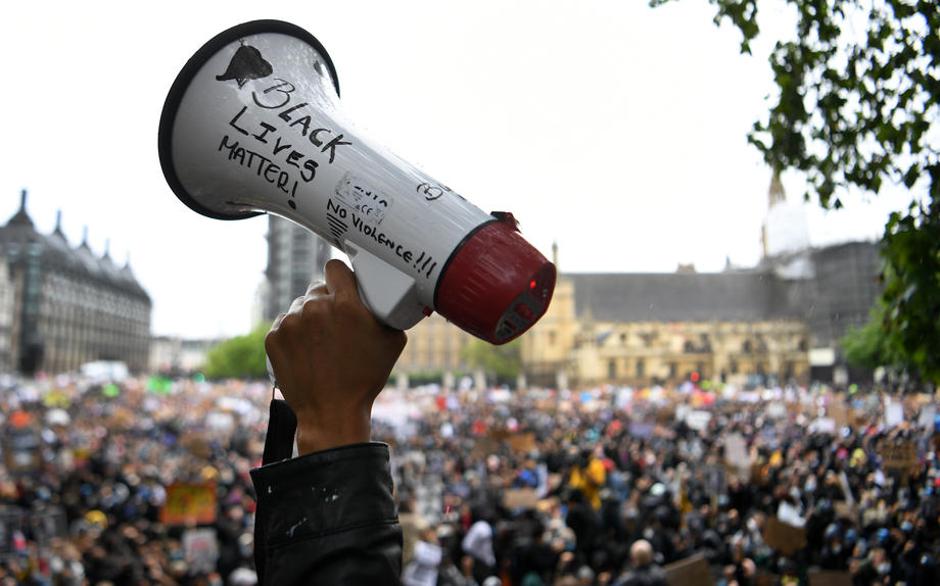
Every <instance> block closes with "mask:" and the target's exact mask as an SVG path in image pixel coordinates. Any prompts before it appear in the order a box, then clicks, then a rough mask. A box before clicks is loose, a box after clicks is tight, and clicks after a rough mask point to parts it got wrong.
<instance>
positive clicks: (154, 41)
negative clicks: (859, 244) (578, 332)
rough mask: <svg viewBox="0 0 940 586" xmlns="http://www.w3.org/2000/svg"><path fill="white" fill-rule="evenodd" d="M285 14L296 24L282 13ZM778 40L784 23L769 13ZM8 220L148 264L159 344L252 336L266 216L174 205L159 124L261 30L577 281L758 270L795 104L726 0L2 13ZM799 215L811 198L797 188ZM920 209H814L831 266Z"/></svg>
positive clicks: (779, 13)
mask: <svg viewBox="0 0 940 586" xmlns="http://www.w3.org/2000/svg"><path fill="white" fill-rule="evenodd" d="M272 4H273V3H272ZM761 7H762V12H763V14H764V16H763V18H762V24H763V25H764V27H765V28H766V29H767V30H769V31H770V32H771V33H774V32H775V31H776V32H781V31H786V30H788V28H787V26H786V25H787V23H788V22H789V20H790V19H789V17H788V14H787V11H786V9H785V8H783V7H782V6H781V4H780V3H779V2H776V1H769V2H764V3H762V4H761ZM3 13H4V22H5V24H6V25H7V26H6V27H4V29H5V30H4V34H3V35H0V54H2V55H3V56H4V66H3V82H2V84H3V91H0V112H2V115H0V125H2V134H0V136H2V140H0V160H2V163H0V221H5V218H7V217H9V216H10V215H12V214H13V213H14V212H15V211H16V208H17V206H18V204H19V192H20V189H21V188H24V187H25V188H27V189H28V190H29V192H30V195H29V203H28V209H29V212H30V214H31V215H32V217H33V220H34V221H35V222H36V224H37V225H38V227H39V228H40V229H41V230H43V231H46V232H48V231H51V230H52V227H53V225H54V221H55V212H56V210H57V209H60V210H62V213H63V219H64V229H65V232H66V235H67V236H68V237H69V239H70V240H71V242H72V243H73V244H78V243H79V241H80V240H81V233H82V227H83V226H86V225H87V226H88V227H89V231H90V244H91V246H92V249H93V250H95V251H96V252H98V253H99V254H100V253H101V252H103V250H104V246H105V240H106V239H110V243H111V245H110V246H111V254H112V256H113V257H115V258H116V259H117V260H118V261H120V262H123V260H124V258H125V257H126V255H128V254H129V255H130V258H131V263H132V266H133V268H134V270H135V271H136V274H137V275H138V277H139V279H140V280H141V282H142V284H143V285H144V287H146V288H147V290H148V291H149V292H150V294H151V296H152V297H153V300H154V312H153V331H154V333H156V334H178V335H184V336H188V337H203V336H217V335H230V334H237V333H241V332H244V331H247V329H248V328H249V327H250V325H251V324H250V315H251V307H252V304H253V302H254V296H255V292H256V289H257V287H258V284H259V283H260V282H261V279H262V271H263V269H264V262H265V242H264V233H265V230H266V225H267V221H266V219H263V218H256V219H252V220H245V221H241V222H221V221H217V220H211V219H208V218H204V217H202V216H199V215H197V214H195V213H193V212H191V211H190V210H189V209H188V208H186V207H185V206H183V204H181V203H180V202H179V201H178V200H177V199H176V197H175V196H174V195H173V193H172V192H171V191H170V189H169V187H167V185H166V182H165V181H164V179H163V175H162V173H161V171H160V166H159V161H158V158H157V151H156V138H157V123H158V120H159V116H160V111H161V108H162V105H163V101H164V98H165V96H166V92H167V90H168V89H169V87H170V84H171V83H172V81H173V79H174V78H175V76H176V74H177V73H178V71H179V69H180V67H181V66H182V65H183V64H184V63H185V62H186V60H187V59H188V58H189V57H190V56H191V55H192V53H193V52H194V51H195V50H196V49H198V48H199V47H200V46H201V45H202V44H203V43H204V42H205V41H207V40H208V39H209V38H210V37H212V36H213V35H215V34H216V33H218V32H220V31H222V30H224V29H225V28H228V27H229V26H232V25H235V24H238V23H240V22H244V21H247V20H254V19H258V18H277V19H282V20H288V21H291V22H293V23H295V24H297V25H300V26H302V27H304V28H306V29H307V30H309V31H310V32H311V33H313V34H314V36H316V37H317V38H318V39H319V40H320V41H321V42H322V43H323V45H324V46H325V47H326V48H327V50H328V51H329V53H330V55H331V57H332V58H333V61H334V63H335V65H336V68H337V71H338V74H339V79H340V85H341V87H342V92H343V97H342V103H343V106H344V108H346V109H347V110H348V111H349V112H350V113H351V117H352V119H354V120H356V121H357V124H358V125H359V126H360V127H361V128H363V129H366V130H367V131H368V132H369V133H370V134H371V135H373V136H374V137H375V138H377V139H378V140H379V141H380V142H383V143H385V144H386V145H387V146H388V147H389V148H390V149H391V150H393V151H394V152H396V153H397V154H399V155H401V156H402V157H404V158H406V159H408V160H411V161H413V162H415V163H416V164H417V165H418V166H420V167H421V168H423V169H424V170H425V171H427V172H428V173H430V174H431V175H432V176H434V177H436V178H438V179H439V180H441V181H442V182H445V183H446V184H448V185H449V186H451V187H452V188H454V189H455V190H457V191H458V192H460V193H461V194H463V195H464V196H466V197H467V198H468V199H470V200H472V201H473V202H474V203H476V204H477V205H479V206H480V207H481V208H483V209H484V210H509V211H512V212H513V213H514V214H515V215H516V217H517V218H518V219H520V221H521V224H522V230H523V234H524V235H525V236H526V237H527V238H528V239H529V240H530V241H531V242H532V243H533V244H534V245H535V246H536V247H538V248H539V249H540V250H542V251H543V252H544V253H545V254H546V255H548V254H550V250H551V244H552V241H557V242H558V244H559V248H560V253H561V254H560V257H561V258H560V265H561V268H562V270H563V271H604V272H636V271H672V270H674V269H675V267H676V265H677V263H680V262H683V263H688V262H691V263H695V266H696V267H697V268H698V270H700V271H709V270H711V271H714V270H720V269H721V268H722V266H723V265H724V261H725V257H726V256H730V258H731V259H732V261H733V262H734V263H735V264H743V265H748V264H753V263H755V262H756V261H757V260H758V258H759V256H760V225H761V221H762V219H763V216H764V214H765V212H766V208H767V188H768V184H769V182H770V171H769V169H768V168H767V167H766V166H765V165H764V164H763V163H762V161H761V159H760V157H759V154H758V153H757V152H756V151H755V150H754V149H753V148H752V147H750V146H748V144H747V142H746V138H745V137H746V133H747V130H748V129H749V128H750V126H751V124H752V123H753V122H754V120H755V119H756V118H757V117H758V116H759V115H760V114H761V112H764V111H766V108H767V102H766V96H767V95H768V94H769V93H770V92H772V90H773V85H772V83H771V78H770V74H769V68H768V66H767V54H768V47H769V45H768V44H767V43H759V44H758V45H757V46H756V47H755V56H753V57H748V56H742V55H740V54H739V51H738V43H739V40H740V38H739V34H738V33H737V31H735V30H733V29H732V28H731V27H730V26H728V25H726V26H724V27H721V28H716V27H715V26H714V25H713V24H712V22H711V19H712V9H711V8H710V7H709V6H708V4H707V3H706V2H705V0H681V1H679V2H675V3H673V4H670V5H667V6H664V7H661V8H658V9H655V10H653V9H650V8H648V7H647V5H646V2H645V1H643V0H617V1H613V2H586V1H581V2H564V3H561V2H558V3H555V2H544V1H543V2H535V1H532V2H509V1H507V0H500V1H495V2H493V1H480V0H477V1H474V2H463V3H460V4H459V5H457V4H456V3H450V2H382V1H377V2H355V1H345V2H329V3H327V2H317V1H311V0H307V1H304V2H280V3H277V5H276V6H273V5H271V6H266V7H264V8H261V7H260V5H259V3H258V2H236V1H232V0H229V1H226V2H224V3H222V2H198V1H194V0H188V1H187V2H174V1H167V0H164V1H162V2H159V3H157V2H148V3H139V2H121V3H118V2H114V3H102V2H89V1H85V2H61V3H49V2H14V3H7V5H6V6H5V7H4V10H3ZM784 185H785V187H786V188H787V191H788V194H789V196H790V197H791V198H796V197H799V196H800V195H801V194H802V187H803V186H802V179H801V177H799V176H798V175H795V174H792V175H785V176H784ZM909 199H910V195H909V194H908V193H906V192H905V191H904V190H902V189H888V190H886V193H884V194H882V195H881V196H880V197H878V198H877V199H875V200H872V201H868V202H866V201H862V199H861V198H860V197H849V198H847V201H846V203H847V205H848V209H847V210H844V211H840V212H830V213H828V214H826V213H823V212H822V211H820V210H818V209H816V208H815V207H812V206H808V214H809V217H810V227H811V237H812V241H813V243H815V244H823V243H829V242H838V241H845V240H851V239H873V238H875V237H877V236H878V235H879V234H880V233H881V230H882V227H883V225H884V221H885V219H886V217H887V214H888V213H889V212H890V211H891V210H892V209H897V208H900V207H903V206H904V205H905V203H906V202H907V201H909Z"/></svg>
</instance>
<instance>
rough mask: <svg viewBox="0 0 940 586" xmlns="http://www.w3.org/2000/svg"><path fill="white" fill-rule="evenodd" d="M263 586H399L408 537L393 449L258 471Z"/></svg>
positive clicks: (314, 457) (323, 456)
mask: <svg viewBox="0 0 940 586" xmlns="http://www.w3.org/2000/svg"><path fill="white" fill-rule="evenodd" d="M251 478H252V482H253V483H254V486H255V492H256V493H257V495H258V508H257V512H256V516H255V551H256V562H257V566H258V567H257V569H258V577H259V581H260V583H261V584H263V585H269V584H276V585H278V586H293V585H294V584H304V585H307V584H323V585H340V586H346V585H349V586H352V585H356V586H359V585H364V584H369V585H372V584H374V585H377V586H385V585H387V584H388V585H396V586H397V585H398V584H400V583H401V582H400V578H399V576H400V574H401V552H402V536H401V527H400V526H399V524H398V515H397V514H396V511H395V502H394V500H393V498H392V478H391V473H390V470H389V453H388V446H386V445H385V444H380V443H368V444H357V445H352V446H344V447H341V448H336V449H332V450H326V451H323V452H316V453H313V454H308V455H306V456H302V457H299V458H293V459H289V460H282V461H280V462H275V463H273V464H268V465H266V466H262V467H261V468H255V469H254V470H252V471H251Z"/></svg>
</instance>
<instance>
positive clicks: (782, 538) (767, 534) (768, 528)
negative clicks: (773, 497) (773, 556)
mask: <svg viewBox="0 0 940 586" xmlns="http://www.w3.org/2000/svg"><path fill="white" fill-rule="evenodd" d="M764 542H766V543H767V545H768V546H770V547H771V548H773V549H775V550H777V551H779V552H780V553H782V554H783V555H786V556H791V555H793V554H794V553H796V552H798V551H800V550H801V549H803V548H804V547H806V529H804V528H802V527H794V526H793V525H788V524H787V523H784V522H783V521H781V520H779V519H777V518H776V517H768V518H767V523H766V524H765V525H764Z"/></svg>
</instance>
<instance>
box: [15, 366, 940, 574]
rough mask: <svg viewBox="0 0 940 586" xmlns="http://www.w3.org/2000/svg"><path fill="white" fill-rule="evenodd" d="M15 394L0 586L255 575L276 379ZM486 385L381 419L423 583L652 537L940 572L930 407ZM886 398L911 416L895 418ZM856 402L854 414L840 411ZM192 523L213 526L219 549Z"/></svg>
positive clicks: (555, 569)
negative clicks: (794, 543)
mask: <svg viewBox="0 0 940 586" xmlns="http://www.w3.org/2000/svg"><path fill="white" fill-rule="evenodd" d="M2 384H3V388H2V391H0V432H2V433H0V437H2V440H3V441H2V443H0V446H2V449H3V458H2V459H0V462H2V466H0V507H2V508H0V584H6V583H9V584H13V583H24V584H31V583H33V584H66V585H68V584H101V583H112V584H164V585H171V584H250V583H252V582H253V581H256V580H257V577H256V575H255V573H254V567H253V560H252V551H253V543H252V534H253V533H252V529H253V523H254V515H255V506H256V505H255V498H254V491H253V487H252V485H251V482H250V477H249V470H250V469H252V468H253V467H256V466H258V465H259V463H260V459H261V453H262V446H263V438H264V430H265V427H266V415H265V413H266V412H267V403H268V401H269V400H270V398H271V388H270V386H268V385H266V384H264V383H245V382H240V381H229V382H219V383H209V382H199V381H196V380H186V379H179V380H177V381H174V382H169V381H162V380H161V379H146V378H144V379H128V380H125V381H122V382H119V383H118V384H115V385H110V384H108V383H103V384H102V383H100V382H94V381H88V380H83V379H80V378H74V377H52V378H41V379H37V380H30V381H15V380H5V381H2ZM471 387H472V384H468V383H466V382H465V383H464V384H460V385H458V388H456V389H442V388H439V387H437V386H428V387H421V388H416V389H410V390H407V391H397V390H394V389H387V390H386V391H385V392H384V393H383V394H382V395H380V397H379V399H378V403H377V406H376V409H375V412H374V417H375V419H374V422H373V432H372V436H373V438H374V439H377V440H382V441H385V442H387V443H389V444H390V445H391V446H392V448H391V453H392V470H393V475H394V478H395V490H396V499H397V501H398V502H399V503H400V508H401V511H403V512H404V514H407V515H410V516H411V517H412V518H413V520H414V522H413V525H414V527H415V529H414V531H415V532H416V533H415V534H414V535H412V536H411V537H410V539H411V540H412V543H413V544H417V543H419V542H420V543H423V544H426V545H427V546H428V547H427V548H426V549H425V548H424V546H422V547H421V548H415V547H414V546H412V549H413V550H414V549H419V550H423V551H422V553H420V554H419V556H420V557H419V562H420V564H421V569H422V570H423V571H424V572H425V573H424V574H421V575H427V572H432V573H433V572H434V571H436V583H437V584H441V585H445V586H446V585H454V586H469V585H475V586H482V584H484V583H485V582H486V580H488V579H489V580H490V582H493V580H494V579H495V580H499V581H500V583H502V584H503V585H504V586H509V585H512V586H519V585H526V586H537V585H540V584H541V585H543V586H555V585H556V584H575V585H579V584H586V585H593V584H616V583H617V581H618V580H621V579H624V578H626V577H628V576H630V575H631V573H633V574H636V572H637V568H639V567H641V566H643V564H642V563H640V561H642V560H643V559H646V558H644V557H643V556H642V555H641V556H640V557H639V558H636V557H634V556H633V555H632V553H631V550H632V548H633V547H635V546H636V544H638V543H642V542H648V543H649V549H648V550H647V549H646V546H642V547H641V549H642V550H646V551H648V552H650V553H651V556H652V557H651V562H650V563H651V565H650V567H653V566H658V567H666V566H668V565H669V564H671V563H673V562H676V561H679V560H683V559H686V558H689V557H690V556H692V555H695V554H701V555H704V556H705V558H706V559H707V562H708V564H709V567H710V569H711V572H712V575H713V577H714V578H715V581H716V583H720V584H738V585H745V584H756V583H758V581H759V580H762V579H764V577H769V579H770V581H771V583H775V582H780V581H782V580H784V579H790V578H792V579H799V580H803V581H806V580H807V576H808V573H809V572H810V571H811V570H815V569H817V568H818V569H820V570H829V571H838V572H849V573H850V574H851V576H852V579H853V580H854V583H855V584H859V585H861V584H864V585H866V586H868V585H870V584H872V583H879V584H895V583H900V582H903V583H905V584H909V585H916V584H937V583H940V574H938V563H937V560H938V559H940V523H938V521H940V494H938V491H940V466H938V461H937V456H936V449H935V444H934V439H935V438H936V437H937V436H936V435H935V434H934V429H933V427H932V425H929V424H928V420H929V419H930V417H926V418H925V417H924V415H925V414H927V415H929V414H930V413H931V412H933V410H934V409H935V407H934V405H933V399H932V397H929V396H917V395H914V396H908V397H903V398H902V397H893V398H892V397H886V396H881V395H879V394H877V393H868V394H867V393H863V392H858V393H855V394H853V395H846V394H845V393H833V392H830V391H828V390H826V389H824V388H816V387H814V388H812V389H803V388H795V387H782V388H780V387H768V388H763V387H757V388H753V389H734V388H733V387H730V386H724V387H722V388H717V389H716V388H712V389H708V390H704V389H702V388H700V387H697V386H694V385H682V386H680V387H669V388H658V387H654V388H647V389H627V388H622V387H616V386H612V385H611V386H603V387H598V388H590V389H582V390H581V391H580V392H570V391H565V390H553V389H529V390H526V391H506V390H504V389H499V388H491V389H485V390H479V391H478V390H475V389H473V388H471ZM886 400H888V401H895V402H897V403H900V404H901V405H902V407H903V409H904V417H903V418H901V420H900V421H898V420H897V418H896V417H895V416H894V415H893V414H892V412H889V411H891V410H890V409H886ZM842 411H845V412H847V413H848V414H849V417H848V418H847V420H846V418H845V417H844V416H843V415H837V417H838V418H839V421H838V422H835V424H834V425H830V422H829V421H826V420H828V419H832V417H831V415H832V414H833V413H837V412H842ZM63 413H64V414H65V415H66V416H67V419H63V417H62V415H63ZM706 415H707V417H706ZM886 418H888V420H886ZM811 429H812V431H810V430H811ZM31 445H33V446H34V447H33V448H30V447H29V446H31ZM885 446H895V447H897V446H901V447H903V446H909V447H912V449H913V454H914V460H913V463H912V465H911V466H910V467H909V468H906V469H898V468H896V467H890V466H888V464H890V462H889V461H888V460H887V459H886V457H885V455H886V453H887V452H886V451H885ZM729 455H733V456H734V457H735V458H742V459H739V460H735V461H733V462H731V463H729V462H728V457H729ZM33 456H35V458H33ZM585 463H586V464H585ZM892 466H893V464H892ZM585 467H586V468H587V469H588V470H590V469H591V468H592V467H593V469H594V470H596V472H594V473H593V474H594V476H595V478H601V474H600V470H601V469H602V470H603V479H602V480H600V481H598V482H595V483H594V485H595V486H594V488H596V495H591V496H586V495H585V491H584V489H585V484H584V483H583V481H582V480H579V478H578V477H579V475H581V474H582V473H581V472H575V471H576V470H584V469H585ZM589 474H590V473H589ZM182 483H186V484H190V485H213V486H214V490H215V495H216V498H215V504H214V513H215V514H214V519H212V520H211V521H205V522H190V523H185V522H184V523H176V522H172V521H169V520H168V519H166V518H165V513H166V504H167V498H168V494H169V493H170V491H171V490H172V488H171V487H172V486H174V485H179V484H182ZM590 490H591V487H590V486H588V493H589V494H590ZM595 496H596V498H594V497H595ZM511 499H515V502H511ZM595 505H597V506H595ZM404 514H403V516H404ZM162 517H163V518H162ZM774 519H777V520H781V521H785V522H786V523H787V524H788V526H798V525H802V529H803V531H804V532H805V533H804V534H805V545H803V546H802V547H797V548H796V550H795V551H792V552H789V553H786V554H785V553H783V552H782V551H780V550H779V549H777V548H775V547H772V546H771V545H770V544H768V539H767V537H768V532H767V529H768V525H769V524H771V523H772V522H773V521H772V520H774ZM480 522H483V523H486V525H488V526H489V528H490V531H489V532H486V531H485V526H484V525H479V526H478V525H477V524H478V523H480ZM403 525H405V524H404V523H403ZM475 526H478V528H477V529H476V530H473V528H474V527H475ZM194 528H208V529H211V530H213V532H214V539H215V546H214V547H213V546H208V545H207V544H206V540H203V541H199V540H198V539H194V536H195V537H200V536H199V535H198V534H194V533H193V529H194ZM405 530H406V536H405V538H406V542H407V541H408V540H409V535H408V531H409V530H408V528H407V526H406V527H405ZM487 534H488V535H489V540H490V549H489V550H487V549H486V548H485V546H484V545H483V544H485V543H486V541H487V540H486V539H485V537H486V535H487ZM468 536H470V539H469V540H468V539H467V537H468ZM481 537H482V539H481ZM641 540H642V541H641ZM208 541H211V540H208ZM200 544H201V545H200ZM203 546H206V547H203ZM434 548H437V550H435V549H434ZM213 550H214V553H213ZM437 551H439V552H440V554H439V556H438V554H437ZM481 552H482V553H481ZM487 552H491V553H492V557H490V555H489V553H487ZM411 555H412V559H414V554H411ZM438 559H439V561H437V560H438ZM477 560H479V561H480V562H482V563H478V561H477ZM406 567H407V564H406ZM415 569H416V570H417V569H418V568H415ZM418 574H419V573H417V572H415V573H413V574H411V575H412V576H414V575H418ZM788 577H789V578H788Z"/></svg>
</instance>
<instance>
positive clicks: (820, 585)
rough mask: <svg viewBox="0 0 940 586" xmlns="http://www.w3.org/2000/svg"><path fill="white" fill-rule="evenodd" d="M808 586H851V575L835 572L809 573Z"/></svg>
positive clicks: (816, 571)
mask: <svg viewBox="0 0 940 586" xmlns="http://www.w3.org/2000/svg"><path fill="white" fill-rule="evenodd" d="M809 586H852V574H850V573H849V572H837V571H835V570H813V571H810V572H809Z"/></svg>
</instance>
